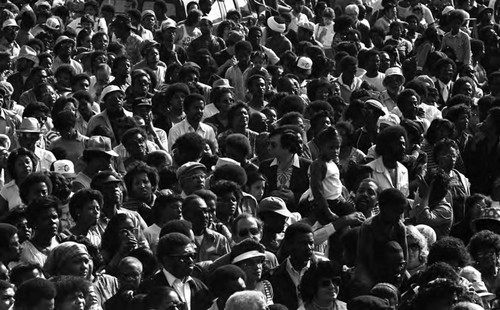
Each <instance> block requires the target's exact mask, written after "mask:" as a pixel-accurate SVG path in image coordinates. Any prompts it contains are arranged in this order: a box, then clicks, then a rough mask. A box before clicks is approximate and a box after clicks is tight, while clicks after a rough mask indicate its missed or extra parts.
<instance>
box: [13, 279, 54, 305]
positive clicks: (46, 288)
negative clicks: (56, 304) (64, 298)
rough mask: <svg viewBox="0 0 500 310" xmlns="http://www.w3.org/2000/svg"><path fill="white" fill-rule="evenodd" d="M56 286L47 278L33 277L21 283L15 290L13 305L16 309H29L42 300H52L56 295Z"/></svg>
mask: <svg viewBox="0 0 500 310" xmlns="http://www.w3.org/2000/svg"><path fill="white" fill-rule="evenodd" d="M56 292H57V291H56V287H55V285H54V284H53V283H52V282H50V281H49V280H46V279H42V278H35V279H31V280H28V281H26V282H24V283H23V284H21V286H19V288H18V289H17V291H16V295H15V302H14V306H15V307H16V308H17V309H23V308H27V309H31V308H34V307H35V306H37V305H38V304H39V303H40V301H42V300H52V299H54V298H55V297H56Z"/></svg>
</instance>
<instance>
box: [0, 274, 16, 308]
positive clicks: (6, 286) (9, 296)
mask: <svg viewBox="0 0 500 310" xmlns="http://www.w3.org/2000/svg"><path fill="white" fill-rule="evenodd" d="M14 295H15V291H14V285H13V284H10V283H9V282H7V281H5V280H0V310H10V309H12V308H13V306H14Z"/></svg>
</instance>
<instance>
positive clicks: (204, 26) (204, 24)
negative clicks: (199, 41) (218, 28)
mask: <svg viewBox="0 0 500 310" xmlns="http://www.w3.org/2000/svg"><path fill="white" fill-rule="evenodd" d="M200 30H201V33H202V34H210V31H211V30H212V25H211V23H210V21H209V20H208V19H206V18H203V19H202V20H201V21H200Z"/></svg>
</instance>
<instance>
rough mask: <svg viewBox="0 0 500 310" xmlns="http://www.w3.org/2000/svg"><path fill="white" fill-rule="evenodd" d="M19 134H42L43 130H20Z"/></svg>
mask: <svg viewBox="0 0 500 310" xmlns="http://www.w3.org/2000/svg"><path fill="white" fill-rule="evenodd" d="M16 131H17V132H24V133H42V131H41V130H27V129H18V130H16Z"/></svg>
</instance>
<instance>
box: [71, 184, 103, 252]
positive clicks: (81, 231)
mask: <svg viewBox="0 0 500 310" xmlns="http://www.w3.org/2000/svg"><path fill="white" fill-rule="evenodd" d="M102 205H103V198H102V194H101V193H100V192H99V191H96V190H93V189H90V188H84V189H81V190H79V191H77V192H75V194H74V195H73V196H71V198H70V200H69V213H70V215H71V218H72V219H73V220H74V221H75V225H74V226H72V227H70V228H69V229H67V230H66V231H65V232H64V233H65V234H67V235H74V236H83V237H85V238H87V239H88V240H89V241H90V243H91V244H92V245H94V246H95V247H99V246H100V245H101V238H102V233H103V232H104V231H102V230H100V229H99V228H100V227H99V226H97V221H98V219H99V216H100V214H101V207H102Z"/></svg>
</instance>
